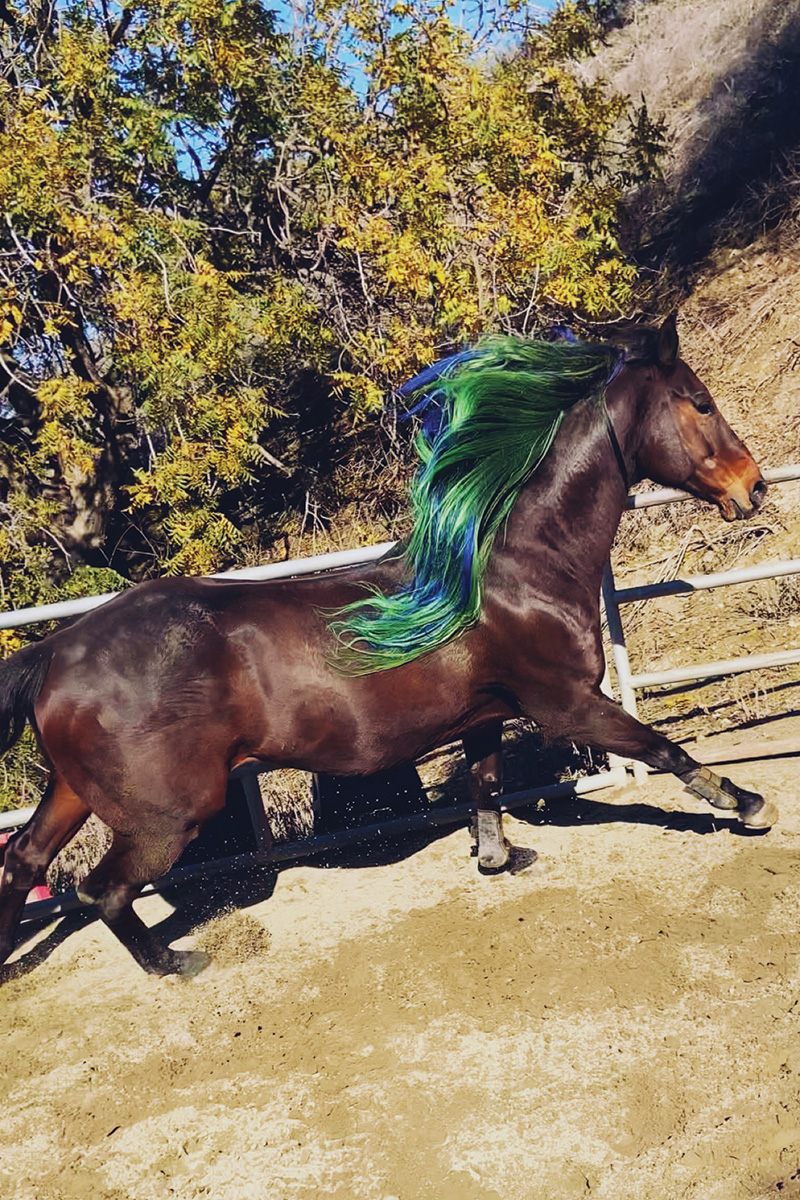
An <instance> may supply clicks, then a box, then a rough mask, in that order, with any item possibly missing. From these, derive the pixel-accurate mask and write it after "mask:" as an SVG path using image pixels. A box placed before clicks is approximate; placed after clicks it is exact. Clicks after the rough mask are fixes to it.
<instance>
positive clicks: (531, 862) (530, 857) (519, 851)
mask: <svg viewBox="0 0 800 1200" xmlns="http://www.w3.org/2000/svg"><path fill="white" fill-rule="evenodd" d="M538 863H539V855H538V854H537V853H536V851H535V850H532V849H528V847H526V846H512V847H511V853H510V854H509V858H508V871H509V873H510V874H511V875H522V874H524V872H525V871H530V870H531V869H532V868H533V867H536V866H537V864H538ZM537 869H538V868H537Z"/></svg>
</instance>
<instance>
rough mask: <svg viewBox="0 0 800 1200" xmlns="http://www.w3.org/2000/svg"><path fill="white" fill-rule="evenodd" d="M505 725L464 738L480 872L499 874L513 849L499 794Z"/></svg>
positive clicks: (473, 834)
mask: <svg viewBox="0 0 800 1200" xmlns="http://www.w3.org/2000/svg"><path fill="white" fill-rule="evenodd" d="M502 737H503V726H502V723H501V722H500V721H498V722H496V723H495V724H494V725H489V726H487V727H486V728H484V729H478V730H476V731H475V732H473V733H467V734H465V735H464V737H463V738H462V739H461V741H462V745H463V747H464V755H465V757H466V760H467V766H468V767H469V796H470V800H471V801H472V804H473V809H474V812H475V816H474V818H473V821H472V836H473V837H474V839H475V845H476V851H477V855H478V870H479V871H482V872H484V873H486V874H489V875H494V874H497V873H498V872H499V871H502V870H504V869H505V868H506V866H507V865H508V860H509V855H510V846H509V844H508V842H507V841H506V839H505V837H504V836H503V817H502V813H501V811H500V793H501V791H502V787H503V758H502V748H501V745H502Z"/></svg>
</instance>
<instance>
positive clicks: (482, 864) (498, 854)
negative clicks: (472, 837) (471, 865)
mask: <svg viewBox="0 0 800 1200" xmlns="http://www.w3.org/2000/svg"><path fill="white" fill-rule="evenodd" d="M510 862H511V855H510V854H509V852H508V850H507V849H506V847H505V846H503V847H497V848H496V849H495V850H494V851H493V852H491V853H484V854H479V855H478V873H479V874H480V875H502V874H503V872H504V871H507V870H508V866H509V863H510Z"/></svg>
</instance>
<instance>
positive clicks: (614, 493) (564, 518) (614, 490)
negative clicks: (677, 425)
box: [492, 403, 629, 597]
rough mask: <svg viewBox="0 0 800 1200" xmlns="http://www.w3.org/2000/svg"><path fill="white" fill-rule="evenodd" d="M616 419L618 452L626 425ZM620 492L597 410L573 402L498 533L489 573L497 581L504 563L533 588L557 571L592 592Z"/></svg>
mask: <svg viewBox="0 0 800 1200" xmlns="http://www.w3.org/2000/svg"><path fill="white" fill-rule="evenodd" d="M619 424H620V426H621V428H618V429H617V436H618V437H619V438H620V442H621V444H622V448H623V452H624V451H625V446H626V442H627V441H628V440H629V436H628V433H629V431H627V430H626V429H625V423H624V421H620V422H619ZM616 426H617V422H616V421H615V427H616ZM626 495H627V487H626V483H625V481H624V479H623V476H622V472H621V468H620V465H619V463H618V462H617V459H616V456H615V453H614V449H613V446H612V443H611V438H610V436H609V432H608V428H607V425H606V421H605V417H604V414H603V410H602V408H600V407H598V406H597V405H593V404H589V403H585V404H580V405H577V406H576V407H575V408H573V409H572V410H571V411H570V412H568V413H567V414H566V416H565V418H564V421H563V423H562V426H561V429H560V430H559V433H558V436H557V437H556V440H555V442H554V444H553V446H552V448H551V450H550V452H549V454H548V455H547V457H546V459H545V460H544V462H543V463H542V465H541V466H540V467H539V468H538V470H537V471H536V472H535V473H534V475H533V476H532V478H531V480H530V481H529V483H528V484H527V485H526V486H525V487H524V488H523V490H522V492H521V493H520V496H519V499H518V500H517V503H516V504H515V506H514V510H513V512H512V514H511V517H510V518H509V521H508V527H507V531H506V535H505V537H504V536H503V532H502V531H501V532H500V534H499V535H498V539H497V541H496V543H495V555H494V558H495V567H496V570H495V571H494V572H492V574H493V576H494V577H495V579H497V580H498V582H499V583H500V586H502V579H503V578H508V570H509V568H510V569H511V570H512V572H513V573H514V576H515V579H516V581H517V582H518V583H523V582H525V581H528V582H529V583H530V586H531V587H532V589H534V590H536V591H538V590H540V589H541V588H542V587H544V588H546V587H547V582H548V580H549V579H552V576H553V574H554V573H556V574H557V575H559V576H560V577H561V578H562V579H563V578H565V577H567V578H570V579H572V580H575V581H576V582H577V583H578V584H580V585H581V587H582V588H584V589H585V591H586V592H587V593H588V594H589V595H592V596H594V597H597V596H599V592H600V583H601V579H602V573H603V566H604V564H605V562H606V560H607V558H608V555H609V552H610V550H611V544H612V542H613V541H614V536H615V534H616V532H617V527H618V526H619V522H620V518H621V516H622V513H623V510H624V508H625V499H626Z"/></svg>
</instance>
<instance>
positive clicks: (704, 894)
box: [0, 717, 800, 1200]
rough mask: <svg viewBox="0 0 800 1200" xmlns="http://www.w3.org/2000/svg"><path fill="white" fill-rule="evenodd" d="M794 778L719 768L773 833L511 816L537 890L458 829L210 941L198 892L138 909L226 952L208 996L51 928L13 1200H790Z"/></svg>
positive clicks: (245, 892)
mask: <svg viewBox="0 0 800 1200" xmlns="http://www.w3.org/2000/svg"><path fill="white" fill-rule="evenodd" d="M795 736H796V738H797V744H798V747H800V718H797V717H794V718H790V719H786V720H782V721H778V722H775V721H773V722H772V723H770V724H769V725H768V726H767V727H765V728H764V730H763V732H762V733H761V734H760V735H759V734H758V733H757V732H756V731H754V730H752V729H751V730H748V731H747V732H746V734H743V733H741V732H740V733H736V732H733V733H726V734H723V735H721V736H720V737H715V738H706V739H704V742H703V745H704V748H705V749H706V751H708V750H709V749H713V750H716V751H719V750H720V748H722V749H723V750H725V749H727V751H728V752H729V754H730V755H731V756H733V757H734V758H735V757H737V751H736V748H735V747H736V743H737V742H738V741H740V740H741V739H742V738H743V737H746V740H747V743H748V745H749V746H752V742H753V739H754V737H760V738H762V739H763V750H762V751H761V753H762V754H763V755H766V754H768V753H769V743H770V739H775V738H780V739H781V744H782V748H783V749H784V750H785V748H786V742H787V739H792V738H793V737H795ZM749 753H751V754H752V753H753V751H752V750H751V751H749ZM796 766H797V764H796V761H795V759H794V758H793V757H791V756H789V757H782V758H769V757H758V755H757V756H756V759H755V761H749V762H747V763H744V764H743V763H736V764H734V765H732V766H731V767H729V768H726V770H728V771H729V773H730V774H731V775H732V777H734V778H735V779H737V780H738V781H739V782H742V783H746V782H748V781H751V782H753V783H755V784H757V785H758V786H760V787H761V788H763V789H764V790H766V791H767V792H768V793H769V795H770V796H771V797H773V798H775V799H777V800H778V801H779V802H780V804H781V823H780V825H779V826H777V827H776V828H775V829H774V830H773V831H772V832H770V833H769V834H768V835H766V836H746V835H745V836H740V835H739V834H738V833H736V832H735V831H734V830H733V828H732V826H731V823H730V822H729V821H728V820H726V819H725V818H724V817H723V818H722V819H720V816H719V814H713V815H712V814H711V813H710V811H709V810H707V809H706V808H704V806H702V805H701V804H700V803H697V802H695V801H693V800H692V799H690V798H688V797H687V796H685V795H684V793H683V792H682V790H681V788H680V785H679V784H678V783H677V782H673V781H672V780H670V779H667V778H651V780H650V781H649V782H648V785H647V786H646V788H643V789H636V788H635V787H634V786H633V785H631V786H630V787H629V788H627V789H625V790H619V791H615V792H605V793H598V794H596V796H595V797H594V798H587V799H584V800H580V801H559V802H556V801H553V802H551V803H550V804H549V805H548V807H547V808H546V809H544V810H542V811H540V812H538V813H532V814H531V819H530V821H523V820H519V819H510V820H509V822H508V824H509V830H510V832H511V834H512V836H513V837H514V839H515V840H516V841H517V842H519V843H523V844H527V845H535V846H536V847H537V848H538V850H539V852H540V856H541V859H540V862H541V866H540V867H539V868H538V869H535V870H534V871H533V872H532V873H529V874H526V875H519V876H516V877H510V876H509V877H499V878H493V879H486V878H481V877H479V876H478V875H477V873H476V870H475V866H474V862H471V861H470V859H469V858H468V837H467V833H466V831H465V830H457V831H455V832H451V833H449V834H445V835H443V836H440V837H438V838H437V839H436V840H434V841H431V842H429V843H428V844H427V845H424V846H422V847H420V845H419V843H417V844H416V845H407V846H405V847H404V848H403V849H402V851H401V852H398V853H397V854H396V855H395V856H394V857H395V861H384V862H383V863H378V864H372V865H370V864H366V863H364V862H363V861H362V862H361V863H359V862H358V861H357V860H355V859H354V860H352V861H351V862H350V863H349V864H347V865H340V866H338V867H335V868H330V867H329V868H327V869H323V868H319V867H314V866H310V865H302V866H294V867H289V868H287V869H285V870H283V871H281V872H280V874H279V875H278V876H277V878H270V877H269V876H266V877H264V876H262V877H261V879H252V878H251V879H249V880H244V881H240V887H239V898H238V904H239V905H240V907H237V908H235V909H229V910H228V911H227V912H225V913H224V914H223V915H222V916H218V917H217V918H216V919H214V920H213V921H212V922H211V923H210V924H206V925H202V924H198V923H201V922H202V921H203V920H204V915H207V913H208V912H209V911H212V910H213V906H214V902H215V898H214V896H213V894H212V893H211V892H209V893H204V892H201V891H199V889H198V888H197V887H196V886H195V887H194V888H193V889H192V891H191V892H189V891H186V892H183V893H181V895H180V896H178V897H174V898H173V899H175V901H176V908H175V909H174V910H173V907H172V905H170V904H168V903H167V902H166V901H165V900H164V899H163V898H161V897H152V898H148V899H145V900H142V901H140V902H139V908H140V911H141V912H142V913H143V915H144V916H145V919H146V920H148V921H149V922H150V923H157V922H164V921H166V922H167V924H166V926H165V930H166V931H167V932H168V933H169V934H171V935H173V936H174V935H176V934H179V933H181V932H184V931H186V930H187V929H191V928H192V927H193V926H194V928H193V931H192V932H191V933H189V934H188V935H186V936H184V937H183V938H180V939H178V944H181V945H192V944H205V945H206V946H208V947H209V948H211V949H212V951H213V953H214V963H213V965H212V966H211V967H209V968H208V969H207V970H206V972H204V973H203V974H202V975H201V976H199V977H198V978H197V979H194V980H191V981H184V980H177V979H167V980H156V979H152V978H149V977H147V976H145V975H144V974H143V973H141V972H140V971H139V969H138V968H137V967H136V966H135V964H134V963H133V962H132V960H130V959H128V958H127V956H126V954H125V953H124V951H123V950H122V949H121V947H120V946H119V945H117V944H116V943H115V942H114V940H113V939H112V938H111V936H110V935H109V934H108V933H107V932H106V931H105V930H104V929H103V928H102V927H101V926H99V925H98V924H88V925H87V924H84V925H82V926H80V925H78V926H77V927H76V923H75V920H74V918H73V919H72V920H71V921H70V923H69V925H67V922H62V924H61V925H60V926H56V927H55V928H51V929H50V930H48V931H45V932H44V933H41V932H40V933H39V934H38V935H37V936H38V942H37V941H36V940H30V941H29V942H28V943H27V944H26V945H24V946H22V947H21V948H20V949H19V951H18V952H17V954H16V960H17V967H16V971H17V972H18V974H17V977H16V978H12V979H10V980H9V981H7V982H6V983H5V984H4V986H3V987H2V989H0V1023H2V1029H3V1056H2V1061H3V1068H2V1072H0V1095H2V1120H1V1121H0V1195H2V1196H3V1197H4V1200H67V1198H71V1197H81V1198H85V1197H91V1198H92V1200H163V1198H164V1197H177V1198H179V1200H196V1198H199V1197H213V1200H263V1198H265V1197H270V1198H273V1197H274V1198H275V1200H311V1198H316V1197H323V1196H341V1197H348V1198H353V1200H392V1198H394V1200H490V1198H491V1200H539V1198H547V1200H578V1197H585V1196H587V1195H591V1196H592V1197H597V1198H599V1200H641V1198H647V1200H650V1198H651V1197H658V1198H659V1200H684V1198H686V1200H688V1198H692V1200H701V1198H702V1200H744V1198H745V1197H747V1198H750V1197H752V1198H756V1197H757V1198H759V1200H766V1198H767V1197H772V1196H776V1197H777V1196H780V1197H782V1198H783V1200H786V1198H787V1197H795V1198H796V1197H800V1095H799V1092H800V1041H798V1024H799V1023H800V936H799V934H800V929H799V928H798V927H799V926H800V853H799V852H800V800H799V799H798V796H797V788H796V785H795V778H796ZM390 857H391V856H390ZM220 886H222V888H223V891H222V895H223V896H224V898H225V899H226V900H229V899H230V897H231V895H232V894H233V890H234V888H233V884H232V882H231V881H230V880H228V881H225V882H224V884H222V885H220V884H219V883H218V884H217V885H216V889H217V892H218V893H219V888H220ZM212 892H213V889H212ZM270 893H271V894H270ZM216 902H217V904H218V903H219V895H217V897H216ZM65 925H67V928H65ZM28 968H30V969H28Z"/></svg>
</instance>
